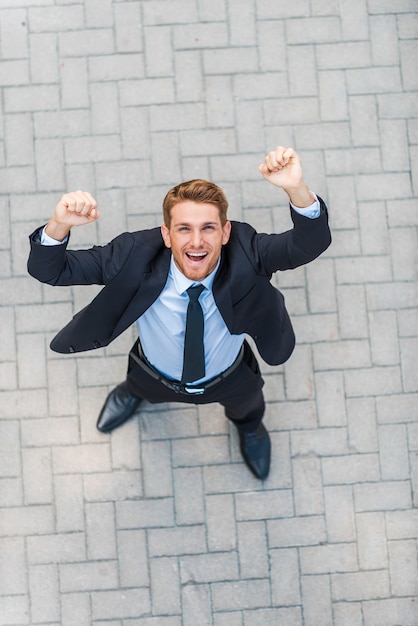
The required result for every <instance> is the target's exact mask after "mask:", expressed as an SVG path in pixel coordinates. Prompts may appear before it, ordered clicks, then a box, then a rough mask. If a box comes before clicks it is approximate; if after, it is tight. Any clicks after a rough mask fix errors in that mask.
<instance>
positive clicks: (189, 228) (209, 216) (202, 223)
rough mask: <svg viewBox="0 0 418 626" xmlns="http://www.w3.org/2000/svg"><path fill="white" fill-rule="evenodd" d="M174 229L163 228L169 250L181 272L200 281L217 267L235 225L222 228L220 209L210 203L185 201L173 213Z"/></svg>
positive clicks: (173, 209)
mask: <svg viewBox="0 0 418 626" xmlns="http://www.w3.org/2000/svg"><path fill="white" fill-rule="evenodd" d="M170 215H171V221H170V226H169V227H168V226H166V225H163V226H161V233H162V236H163V239H164V243H165V245H166V246H167V248H171V252H172V254H173V258H174V262H175V264H176V266H177V267H178V269H179V270H180V271H181V272H182V273H183V274H184V275H185V276H186V277H187V278H189V279H190V280H193V281H196V282H199V281H201V280H203V279H204V278H206V276H208V275H209V274H210V273H211V272H212V271H213V270H214V269H215V267H216V264H217V262H218V259H219V256H220V254H221V249H222V246H223V245H224V244H226V243H227V241H228V240H229V236H230V233H231V222H229V221H227V222H225V224H224V225H222V222H221V218H220V215H219V209H218V207H217V206H216V205H214V204H211V203H208V202H193V201H192V200H185V201H183V202H178V203H177V204H175V205H174V206H173V207H172V208H171V211H170Z"/></svg>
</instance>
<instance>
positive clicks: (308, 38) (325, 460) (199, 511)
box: [0, 0, 418, 626]
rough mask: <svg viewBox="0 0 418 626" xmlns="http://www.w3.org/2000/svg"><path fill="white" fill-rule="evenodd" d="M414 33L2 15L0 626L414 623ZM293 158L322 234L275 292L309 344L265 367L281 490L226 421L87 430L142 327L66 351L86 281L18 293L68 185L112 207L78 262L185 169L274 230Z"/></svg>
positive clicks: (382, 12) (238, 10)
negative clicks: (280, 185)
mask: <svg viewBox="0 0 418 626" xmlns="http://www.w3.org/2000/svg"><path fill="white" fill-rule="evenodd" d="M417 34H418V13H417V3H416V1H415V0H390V1H389V0H350V1H348V0H339V1H337V0H292V2H281V1H276V2H273V1H272V0H210V1H209V0H121V1H119V0H85V1H84V2H81V1H78V0H0V55H1V61H0V93H1V104H0V106H1V111H2V117H1V123H0V194H1V195H0V211H1V228H0V304H1V307H0V315H1V324H0V346H1V348H0V358H1V362H0V418H1V421H0V448H1V455H0V506H1V511H0V596H1V598H0V614H1V617H0V622H1V624H2V626H26V625H28V624H33V625H37V626H46V625H47V624H48V625H49V626H58V625H62V626H89V625H91V624H94V625H95V626H105V625H106V626H270V625H271V626H273V625H274V626H302V625H303V626H331V625H333V626H413V625H415V626H416V625H417V624H418V601H417V597H418V566H417V537H418V513H417V508H416V507H417V505H418V427H417V424H418V420H417V417H418V375H417V354H418V323H417V320H418V316H417V309H418V287H417V282H416V279H417V266H418V252H417V250H418V246H417V226H418V211H417V208H418V205H417V196H418V166H417V163H418V118H417V111H418V98H417V91H418V72H417V60H418V59H417V52H418V44H417ZM279 143H281V144H284V145H291V146H293V147H295V148H296V149H297V150H298V152H299V153H300V155H301V157H302V160H303V163H304V168H305V173H306V179H307V181H308V182H309V183H310V185H311V187H312V188H313V189H314V190H315V191H317V192H318V193H319V194H320V195H322V196H323V197H324V198H325V199H326V200H327V202H328V203H329V207H330V211H331V224H332V229H333V235H334V243H333V245H332V247H331V248H330V249H329V250H328V251H327V252H326V253H325V254H324V255H323V256H322V257H321V258H320V259H318V260H317V261H316V262H314V263H313V264H311V265H310V266H308V267H305V268H300V269H298V270H295V271H293V272H287V273H284V274H283V275H280V276H277V277H276V278H275V281H277V284H278V285H280V287H281V288H282V290H283V292H284V294H285V296H286V299H287V303H288V308H289V310H290V312H291V314H292V318H293V321H294V325H295V329H296V332H297V336H298V345H297V348H296V350H295V353H294V355H293V356H292V358H291V360H290V361H289V362H288V363H287V364H285V365H284V366H282V367H279V368H270V367H267V366H265V365H263V373H264V375H265V380H266V386H265V389H266V399H267V412H266V419H265V422H266V425H267V427H268V428H269V430H270V432H271V436H272V442H273V460H272V470H271V475H270V477H269V479H268V480H267V481H266V482H265V483H260V482H258V481H257V480H256V479H253V478H252V476H251V474H250V473H249V472H248V470H247V468H246V467H245V465H244V464H243V462H242V459H241V457H240V454H239V450H238V445H237V438H236V434H235V432H234V431H233V430H230V428H229V426H228V424H227V422H226V420H225V419H224V417H223V413H222V410H221V408H220V407H219V406H210V407H209V406H207V407H201V408H199V409H198V408H197V407H196V408H195V407H190V406H182V405H176V404H173V405H168V406H150V405H146V406H145V408H144V409H143V410H141V412H140V413H139V414H138V416H137V418H136V419H134V420H132V421H130V422H129V423H127V424H126V425H125V426H124V427H123V428H121V429H119V430H117V431H115V432H114V433H112V435H110V436H108V435H102V434H100V433H99V432H97V431H96V429H95V422H96V417H97V413H98V411H99V410H100V407H101V405H102V403H103V401H104V399H105V397H106V395H107V393H108V391H109V390H110V389H111V388H112V386H113V385H114V384H116V383H118V382H119V381H120V380H121V379H122V378H123V377H124V373H125V368H126V354H127V351H128V349H129V347H130V345H131V343H132V340H133V337H134V333H133V330H132V331H128V332H127V333H125V335H124V336H123V337H121V338H120V339H118V340H117V341H116V342H115V343H114V344H112V345H111V346H109V347H108V348H107V349H105V350H103V351H101V352H95V353H94V354H93V353H89V354H83V355H79V356H76V357H69V358H67V357H62V356H61V355H57V354H55V353H53V352H51V351H50V350H49V348H48V344H49V341H50V339H51V338H52V336H53V335H54V333H55V332H56V331H57V329H59V328H60V327H61V326H62V325H63V324H64V323H65V322H66V321H67V320H68V319H69V317H70V316H71V315H72V314H73V313H74V312H75V311H76V310H78V309H80V308H81V307H82V306H84V305H85V304H86V303H87V302H88V301H89V300H90V299H91V297H92V296H93V294H95V293H96V288H85V287H84V288H73V289H59V288H55V289H54V288H51V287H48V286H43V285H41V284H39V283H37V282H36V281H35V280H33V279H32V278H30V277H29V276H28V275H27V272H26V257H27V252H28V241H27V237H28V234H29V233H30V232H31V230H32V229H33V228H34V227H35V226H37V225H39V224H41V223H43V222H44V221H46V220H47V219H48V217H49V216H50V213H51V211H52V209H53V207H54V206H55V203H56V201H57V200H58V198H59V197H60V195H61V193H63V192H64V191H66V190H71V189H78V188H83V189H87V190H89V191H91V192H92V193H93V194H95V195H96V196H97V198H98V200H99V203H100V206H101V209H102V217H101V219H100V221H99V222H98V223H96V224H95V225H92V226H91V227H90V226H89V227H85V228H84V229H79V230H78V231H77V232H76V231H74V234H73V245H74V246H76V247H83V246H89V245H92V244H95V243H105V242H106V241H108V240H109V239H110V238H112V237H113V236H114V235H116V234H118V233H119V232H121V231H122V230H124V229H135V228H141V227H149V226H154V225H158V224H159V223H160V206H161V201H162V197H163V195H164V193H165V191H166V190H167V189H168V187H169V186H171V185H172V184H175V183H177V182H179V180H181V179H188V178H193V177H197V176H202V177H205V178H209V179H212V180H215V181H216V182H217V183H219V184H220V185H222V186H223V187H224V188H225V190H226V192H227V195H228V197H229V199H230V204H231V217H233V218H237V219H244V220H247V221H250V222H251V223H253V224H254V225H255V226H256V227H257V228H258V229H259V230H267V231H272V230H277V229H285V228H287V227H288V226H289V218H288V214H287V208H286V200H285V197H284V195H280V193H281V192H280V193H279V194H278V193H277V191H275V190H274V188H272V187H271V186H269V185H267V184H266V183H265V182H264V181H263V180H261V179H260V175H259V173H258V170H257V166H258V164H259V162H260V161H261V160H262V158H263V157H264V154H265V152H266V151H267V150H269V149H271V148H273V147H275V146H276V145H277V144H279Z"/></svg>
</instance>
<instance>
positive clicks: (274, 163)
mask: <svg viewBox="0 0 418 626" xmlns="http://www.w3.org/2000/svg"><path fill="white" fill-rule="evenodd" d="M258 169H259V171H260V172H261V174H262V175H263V176H264V178H265V179H266V180H267V181H268V182H269V183H271V184H272V185H275V186H276V187H280V188H281V189H283V191H285V192H286V193H287V195H288V196H289V200H290V202H291V203H292V204H293V205H294V206H296V207H299V208H304V207H308V206H310V205H311V204H312V203H313V202H315V197H314V196H313V194H312V193H311V192H310V191H309V188H308V186H307V184H306V183H305V181H304V180H303V172H302V164H301V161H300V158H299V156H298V155H297V153H296V152H295V151H294V150H293V148H285V147H283V146H278V147H277V148H276V149H275V150H272V151H271V152H269V153H268V155H267V156H266V157H265V159H264V163H262V164H261V165H260V166H259V168H258Z"/></svg>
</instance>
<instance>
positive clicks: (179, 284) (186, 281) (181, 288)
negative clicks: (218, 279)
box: [169, 256, 221, 295]
mask: <svg viewBox="0 0 418 626" xmlns="http://www.w3.org/2000/svg"><path fill="white" fill-rule="evenodd" d="M220 262H221V258H220V257H219V259H218V262H217V264H216V267H215V269H214V270H213V271H212V272H211V273H210V274H209V276H206V278H204V279H203V280H200V281H195V280H190V278H187V276H185V275H184V274H183V273H182V272H180V270H179V269H178V267H177V265H176V264H175V262H174V258H173V256H171V262H170V271H169V275H170V276H171V278H172V279H173V282H174V287H175V289H176V291H177V293H178V294H179V295H182V294H183V293H184V292H185V291H186V290H187V289H188V288H189V287H191V286H192V285H196V284H200V285H203V286H204V287H206V289H208V290H209V291H211V290H212V285H213V281H214V279H215V274H216V272H217V270H218V267H219V264H220Z"/></svg>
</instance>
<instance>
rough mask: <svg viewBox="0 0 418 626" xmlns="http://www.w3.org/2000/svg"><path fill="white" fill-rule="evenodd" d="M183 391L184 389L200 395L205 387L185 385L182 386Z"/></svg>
mask: <svg viewBox="0 0 418 626" xmlns="http://www.w3.org/2000/svg"><path fill="white" fill-rule="evenodd" d="M184 391H186V392H187V393H190V394H195V395H201V394H202V393H205V388H204V387H194V388H193V387H186V386H184Z"/></svg>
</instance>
